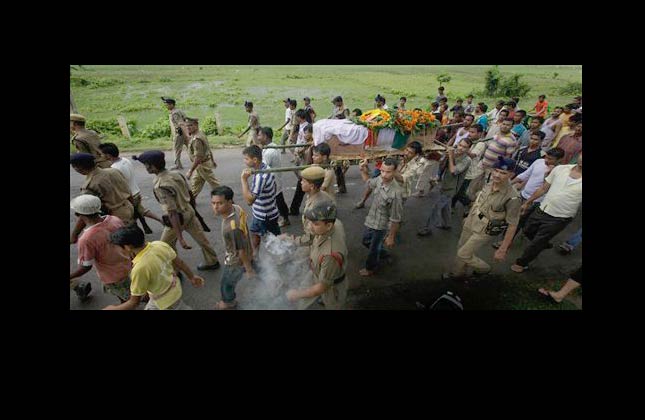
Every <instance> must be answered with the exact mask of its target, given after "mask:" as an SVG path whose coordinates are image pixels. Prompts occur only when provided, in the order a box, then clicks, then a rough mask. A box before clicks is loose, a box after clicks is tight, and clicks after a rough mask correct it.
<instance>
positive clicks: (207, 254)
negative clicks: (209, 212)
mask: <svg viewBox="0 0 645 420" xmlns="http://www.w3.org/2000/svg"><path fill="white" fill-rule="evenodd" d="M132 159H134V160H138V161H139V162H141V163H143V164H144V165H145V167H146V171H148V173H150V174H155V175H157V176H156V177H155V180H154V184H153V192H154V195H155V198H156V199H157V201H158V202H159V204H160V205H161V209H162V211H163V212H164V216H162V218H163V219H164V225H165V227H164V230H163V232H162V233H161V239H160V240H161V241H163V242H166V243H167V244H168V245H170V246H172V247H173V248H175V249H176V247H175V245H176V243H177V239H179V243H180V244H181V246H182V248H184V249H191V248H192V247H191V246H189V245H188V244H187V243H186V241H185V240H184V237H183V236H182V231H184V230H185V231H186V232H188V234H190V236H192V237H193V239H194V240H195V242H197V243H198V244H199V246H200V247H201V248H202V253H203V254H204V261H205V262H204V263H203V264H200V265H198V266H197V269H198V270H215V269H217V268H219V266H220V264H219V261H218V260H217V254H215V250H214V249H213V247H212V246H211V245H210V243H209V242H208V239H207V238H206V235H205V234H204V230H203V229H202V226H201V224H200V223H199V221H198V220H197V216H196V215H195V210H194V209H193V206H192V205H191V204H190V201H191V196H190V194H191V193H190V190H189V188H188V181H187V180H186V178H185V177H184V175H182V174H181V173H179V172H171V171H168V170H166V159H165V156H164V154H163V152H161V151H159V150H149V151H147V152H144V153H142V154H141V155H139V156H133V157H132Z"/></svg>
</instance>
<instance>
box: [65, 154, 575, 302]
mask: <svg viewBox="0 0 645 420" xmlns="http://www.w3.org/2000/svg"><path fill="white" fill-rule="evenodd" d="M241 150H242V149H240V148H235V149H218V150H215V160H216V162H217V164H218V167H217V169H216V170H215V176H216V177H217V178H218V179H219V180H220V182H222V183H223V184H225V185H228V186H230V187H231V188H232V189H233V191H234V192H235V202H236V203H237V204H240V205H242V206H243V207H244V208H246V209H248V210H249V213H250V209H249V208H248V206H247V205H246V203H244V202H243V200H242V199H241V183H240V172H241V170H242V166H243V162H242V152H241ZM124 156H125V157H127V158H131V156H132V153H125V154H124ZM289 156H290V155H289V154H284V155H282V157H283V165H284V166H287V165H291V164H290V162H289ZM182 159H183V165H184V167H186V168H187V167H188V164H189V161H188V157H187V156H186V155H185V154H184V155H183V156H182ZM166 162H167V163H168V165H169V166H171V165H172V162H173V152H166ZM134 166H135V170H136V179H137V182H138V184H139V187H140V188H141V191H142V197H143V203H144V205H145V207H146V208H149V209H151V210H152V211H154V212H155V213H157V214H161V209H160V207H159V204H158V203H157V201H156V200H155V198H154V195H153V193H152V180H153V175H150V174H148V173H147V172H146V170H145V168H144V166H143V165H142V164H141V163H139V162H134ZM184 171H187V169H184ZM83 178H84V177H83V176H82V175H80V174H78V173H76V172H75V171H74V170H73V169H72V168H71V167H70V199H71V198H72V197H74V196H76V195H78V194H79V187H80V185H81V183H82V182H83ZM346 182H347V189H348V193H347V194H337V204H338V206H339V211H338V217H339V218H340V219H341V220H342V221H343V223H344V225H345V229H346V236H347V238H348V244H347V245H348V251H349V255H350V257H349V262H348V279H349V286H350V293H349V297H348V307H349V308H350V309H363V308H370V309H374V308H383V309H414V302H413V300H414V299H415V297H416V296H415V293H425V292H423V291H422V289H423V288H425V287H426V286H428V285H430V286H432V287H434V289H433V290H438V289H437V287H438V286H440V285H441V284H440V283H441V280H439V277H440V274H441V273H442V272H444V271H448V269H449V267H450V265H451V263H452V261H453V259H454V256H455V252H456V245H457V241H458V239H459V234H460V232H461V220H462V218H461V207H460V206H459V205H458V210H457V213H456V215H455V216H454V217H453V228H452V230H451V231H438V232H437V233H436V234H435V235H433V236H432V237H424V238H420V237H418V236H416V234H415V232H416V227H417V226H418V225H419V224H420V223H423V222H424V221H425V218H426V212H425V211H424V208H425V207H427V205H428V203H429V201H428V198H421V199H418V198H411V199H410V200H408V202H407V203H406V206H405V212H406V219H407V221H406V223H404V224H403V226H402V228H401V233H402V235H401V238H402V241H401V243H399V244H397V246H396V248H395V249H394V251H393V256H394V263H393V264H392V265H391V266H389V267H385V268H384V269H383V270H382V272H381V273H380V274H379V275H377V276H375V277H372V278H368V279H365V278H361V277H360V276H358V274H357V272H358V270H359V269H360V268H362V267H363V264H364V261H365V258H366V256H367V250H366V249H365V248H364V247H363V246H362V245H361V241H360V238H361V237H362V232H363V222H364V220H365V216H366V214H367V208H369V203H370V201H368V206H367V207H366V208H365V209H361V210H356V209H354V208H353V206H354V203H355V202H356V201H357V200H358V198H359V197H360V195H361V194H362V191H363V188H364V184H363V182H362V180H361V177H360V174H359V172H358V168H357V167H356V166H352V167H351V168H350V169H349V171H348V172H347V176H346ZM284 184H285V199H286V200H287V204H289V203H290V202H291V198H292V197H293V194H294V191H295V185H296V177H295V175H293V174H292V173H286V174H285V175H284ZM209 201H210V192H209V189H208V185H206V186H205V188H204V189H203V190H202V192H201V194H200V196H199V197H198V198H197V209H198V210H199V212H200V214H202V216H203V217H204V219H205V221H206V223H207V224H208V226H210V228H211V230H212V232H211V233H209V234H207V235H208V238H209V240H210V241H211V244H212V245H213V246H214V248H215V251H216V252H217V254H218V256H223V255H224V247H223V244H222V242H221V236H220V223H221V222H220V220H221V219H216V218H215V216H214V214H213V211H212V209H211V207H210V204H209ZM74 223H75V216H74V214H73V212H72V210H71V209H70V232H71V229H72V227H73V225H74ZM581 223H582V219H581V217H578V218H577V219H576V220H574V221H573V222H572V223H571V224H570V225H569V226H568V227H567V229H565V231H564V232H562V233H560V235H558V236H557V237H556V238H555V239H554V241H553V242H554V243H556V244H557V243H559V242H560V241H562V240H564V239H566V238H567V237H568V236H569V235H571V234H572V233H573V232H575V231H576V230H577V229H578V227H579V226H580V225H581ZM149 225H150V227H151V228H152V230H153V231H154V232H153V233H152V234H150V235H147V239H148V240H158V239H159V237H160V234H161V231H162V227H161V225H159V224H158V223H157V222H155V221H154V220H150V219H149ZM285 231H286V232H289V233H293V234H297V233H301V232H302V227H301V223H300V219H299V218H295V217H292V225H291V226H290V227H288V228H287V229H286V230H285ZM186 239H187V242H188V243H189V244H190V245H192V246H193V249H191V250H184V249H182V248H181V247H179V255H180V257H181V258H182V259H184V260H185V261H187V262H188V264H190V266H191V267H196V266H197V265H198V264H199V263H200V262H201V257H202V256H201V251H200V249H199V247H198V246H197V244H196V243H195V242H194V241H193V240H192V238H191V237H190V236H189V235H186ZM516 241H517V242H516V243H515V244H514V246H513V247H512V249H511V251H509V255H508V257H507V260H506V261H505V262H503V263H493V271H492V274H493V275H499V276H505V277H506V278H509V277H517V279H518V281H522V280H523V279H524V278H525V277H522V276H526V277H530V278H535V277H537V278H549V279H562V278H566V275H567V273H568V272H570V271H571V270H572V269H574V268H575V266H576V265H577V264H578V263H579V261H580V259H581V255H582V254H581V252H582V250H581V248H582V246H580V247H579V248H578V249H577V250H576V251H575V252H574V254H573V255H570V256H567V257H563V256H560V255H558V254H557V253H556V252H554V251H553V250H547V251H544V252H543V253H542V255H540V256H539V257H538V259H537V260H536V263H535V264H534V266H535V267H534V268H533V267H532V269H531V271H530V272H527V273H523V274H521V275H518V274H515V273H513V272H512V271H510V269H509V267H510V264H512V262H513V261H514V259H515V258H517V257H518V255H519V253H520V252H521V250H522V249H523V247H524V245H525V242H524V241H525V240H524V239H520V240H516ZM493 252H494V250H493V249H492V248H489V249H485V250H484V251H483V252H482V254H481V257H482V258H484V259H486V260H487V261H492V256H493ZM76 261H77V250H76V246H75V245H74V246H70V270H73V269H75V268H76ZM201 274H202V276H203V277H204V278H205V279H206V285H205V287H204V288H202V289H194V288H193V287H192V286H190V285H189V284H185V285H184V300H185V301H186V303H188V304H189V305H190V306H191V307H193V308H194V309H210V308H212V307H213V306H214V304H215V302H217V301H218V300H220V293H219V277H220V270H216V271H208V272H202V273H201ZM82 279H83V280H85V281H91V282H92V288H93V292H92V295H93V297H92V298H91V299H90V300H89V301H87V302H84V303H81V302H79V301H78V299H77V297H76V295H75V293H73V292H72V291H70V309H101V308H103V307H105V306H106V305H109V304H114V303H118V300H117V299H116V298H115V297H113V296H111V295H108V294H104V293H103V292H102V288H101V285H100V281H99V280H98V277H97V276H96V272H95V270H92V271H91V272H89V273H88V274H86V275H85V276H84V277H82ZM238 287H239V286H238ZM239 290H240V293H238V294H239V295H240V296H239V300H240V304H241V306H244V303H245V299H244V296H243V292H244V287H240V289H239ZM415 290H418V292H415ZM402 291H403V292H402ZM401 293H403V295H405V299H403V298H396V296H399V297H401V296H402V294H401ZM575 303H576V304H577V305H578V306H579V305H580V304H581V303H580V299H578V300H576V301H575ZM483 309H485V308H483Z"/></svg>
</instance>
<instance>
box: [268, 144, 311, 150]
mask: <svg viewBox="0 0 645 420" xmlns="http://www.w3.org/2000/svg"><path fill="white" fill-rule="evenodd" d="M311 145H312V144H311V143H304V144H282V145H281V144H276V145H274V146H271V145H266V146H262V148H263V149H289V148H295V147H309V146H311Z"/></svg>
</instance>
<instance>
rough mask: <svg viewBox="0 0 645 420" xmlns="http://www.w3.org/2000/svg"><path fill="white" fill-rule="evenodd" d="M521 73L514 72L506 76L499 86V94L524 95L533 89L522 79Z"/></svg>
mask: <svg viewBox="0 0 645 420" xmlns="http://www.w3.org/2000/svg"><path fill="white" fill-rule="evenodd" d="M521 78H522V75H521V74H514V75H512V76H510V77H507V78H504V79H503V80H502V83H501V84H500V85H499V87H498V88H497V96H503V97H507V98H510V97H511V96H519V97H520V98H521V97H524V96H526V95H527V94H528V93H529V92H530V91H531V86H529V84H528V83H526V82H523V81H521V80H520V79H521Z"/></svg>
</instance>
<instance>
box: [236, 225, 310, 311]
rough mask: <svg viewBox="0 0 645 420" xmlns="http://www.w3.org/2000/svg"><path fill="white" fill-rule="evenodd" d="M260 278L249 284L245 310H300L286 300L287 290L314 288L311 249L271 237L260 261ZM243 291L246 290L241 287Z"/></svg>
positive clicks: (265, 239)
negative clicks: (310, 262) (310, 258)
mask: <svg viewBox="0 0 645 420" xmlns="http://www.w3.org/2000/svg"><path fill="white" fill-rule="evenodd" d="M256 264H257V265H256V269H257V274H258V278H257V279H256V280H252V281H251V282H240V284H239V285H240V286H242V284H243V283H246V284H245V286H246V287H245V289H246V290H244V291H242V290H240V291H241V293H240V295H241V296H244V305H243V306H244V309H296V307H297V305H296V304H292V303H290V302H289V301H288V300H287V298H286V293H287V290H289V289H298V288H306V287H310V286H311V285H313V274H312V272H311V269H310V268H309V247H306V246H298V245H296V244H295V243H294V242H293V241H291V240H290V239H286V238H285V239H282V238H278V237H277V236H275V235H273V234H272V233H267V235H266V236H264V237H263V238H262V242H261V244H260V249H259V255H258V258H257V260H256ZM240 289H242V288H241V287H240Z"/></svg>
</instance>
